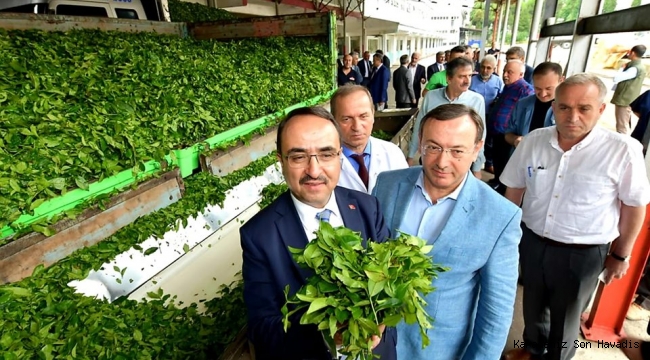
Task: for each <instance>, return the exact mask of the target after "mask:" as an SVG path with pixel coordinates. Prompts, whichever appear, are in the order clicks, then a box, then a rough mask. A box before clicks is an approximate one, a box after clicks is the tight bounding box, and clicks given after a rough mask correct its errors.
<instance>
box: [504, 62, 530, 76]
mask: <svg viewBox="0 0 650 360" xmlns="http://www.w3.org/2000/svg"><path fill="white" fill-rule="evenodd" d="M508 64H517V65H519V71H521V74H522V75H523V74H524V73H526V64H524V62H523V61H521V60H510V61H508V62H507V63H506V66H508ZM504 68H505V67H504Z"/></svg>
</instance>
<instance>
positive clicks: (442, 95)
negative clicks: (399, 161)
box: [407, 57, 485, 179]
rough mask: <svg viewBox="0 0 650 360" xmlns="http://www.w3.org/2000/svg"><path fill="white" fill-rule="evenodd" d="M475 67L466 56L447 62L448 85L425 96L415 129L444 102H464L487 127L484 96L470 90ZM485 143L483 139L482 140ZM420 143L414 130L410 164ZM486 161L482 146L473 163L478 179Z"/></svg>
mask: <svg viewBox="0 0 650 360" xmlns="http://www.w3.org/2000/svg"><path fill="white" fill-rule="evenodd" d="M473 71H474V67H473V65H472V61H471V60H468V59H466V58H464V57H461V58H456V59H454V60H452V61H450V62H449V63H448V64H447V70H445V75H446V76H447V81H446V82H447V85H446V86H445V87H442V88H440V89H436V90H433V91H431V92H429V93H427V94H426V95H425V96H424V100H423V101H422V109H420V113H418V117H417V119H416V121H415V129H418V128H419V127H420V122H421V121H422V117H423V116H424V115H425V114H426V113H428V112H429V111H431V110H433V109H435V108H436V107H438V106H440V105H443V104H464V105H467V106H469V107H471V108H472V109H474V111H476V112H477V113H478V115H479V117H480V118H481V121H483V127H482V129H485V101H484V100H483V97H482V96H481V95H479V94H477V93H475V92H473V91H469V86H470V84H471V82H472V73H473ZM481 136H482V139H485V133H481ZM481 144H483V141H481ZM419 147H420V143H419V142H418V134H417V132H416V131H413V134H412V135H411V142H410V143H409V152H408V158H407V161H408V163H409V164H410V165H414V164H415V162H414V157H415V154H416V153H417V152H418V149H419ZM483 163H485V155H484V154H483V148H482V147H481V149H480V152H479V156H478V158H477V159H476V161H475V162H474V164H472V173H473V174H474V176H476V177H477V178H478V179H480V178H481V167H482V166H483Z"/></svg>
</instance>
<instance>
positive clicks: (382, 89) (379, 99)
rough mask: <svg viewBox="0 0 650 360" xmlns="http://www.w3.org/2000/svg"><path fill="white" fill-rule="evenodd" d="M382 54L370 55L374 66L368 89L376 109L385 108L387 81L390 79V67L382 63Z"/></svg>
mask: <svg viewBox="0 0 650 360" xmlns="http://www.w3.org/2000/svg"><path fill="white" fill-rule="evenodd" d="M382 59H383V55H381V54H375V55H373V56H372V64H373V66H374V68H373V71H372V75H371V77H370V84H369V85H368V89H369V90H370V95H372V102H373V103H374V105H375V110H376V111H382V110H384V109H385V108H386V103H387V102H388V81H389V80H390V69H389V68H387V67H386V66H385V65H384V64H383V63H382Z"/></svg>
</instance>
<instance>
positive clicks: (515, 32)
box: [510, 0, 523, 46]
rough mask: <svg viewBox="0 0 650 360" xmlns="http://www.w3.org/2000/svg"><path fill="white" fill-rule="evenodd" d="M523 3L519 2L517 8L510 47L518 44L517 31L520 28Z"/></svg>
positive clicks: (518, 0) (520, 0) (519, 0)
mask: <svg viewBox="0 0 650 360" xmlns="http://www.w3.org/2000/svg"><path fill="white" fill-rule="evenodd" d="M522 2H523V1H522V0H517V5H516V6H515V23H514V24H513V25H512V39H511V40H510V46H515V44H516V43H517V30H518V28H519V17H520V16H521V3H522Z"/></svg>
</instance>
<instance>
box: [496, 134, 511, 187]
mask: <svg viewBox="0 0 650 360" xmlns="http://www.w3.org/2000/svg"><path fill="white" fill-rule="evenodd" d="M511 150H512V145H510V144H508V143H507V142H506V135H505V134H499V133H492V165H493V166H494V178H495V179H497V180H498V179H499V177H500V176H501V174H502V173H503V170H504V169H505V168H506V164H507V163H508V160H510V151H511Z"/></svg>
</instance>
